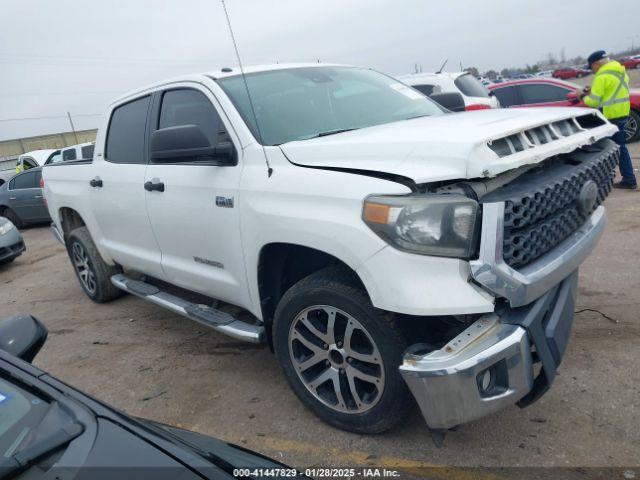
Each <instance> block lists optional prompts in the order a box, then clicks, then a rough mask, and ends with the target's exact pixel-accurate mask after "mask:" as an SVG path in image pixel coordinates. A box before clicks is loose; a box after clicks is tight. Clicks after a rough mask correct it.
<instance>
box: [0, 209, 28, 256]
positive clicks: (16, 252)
mask: <svg viewBox="0 0 640 480" xmlns="http://www.w3.org/2000/svg"><path fill="white" fill-rule="evenodd" d="M25 250H26V247H25V246H24V241H23V240H22V235H20V232H19V231H18V229H17V228H16V227H15V225H14V224H13V223H11V222H10V221H9V220H7V219H6V218H4V217H0V265H2V264H5V263H9V262H13V261H14V260H15V259H16V258H17V257H19V256H20V255H22V252H24V251H25Z"/></svg>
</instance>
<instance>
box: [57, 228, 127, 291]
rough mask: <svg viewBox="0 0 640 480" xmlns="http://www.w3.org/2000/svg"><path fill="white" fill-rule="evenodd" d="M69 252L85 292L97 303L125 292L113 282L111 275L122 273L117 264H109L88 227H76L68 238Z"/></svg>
mask: <svg viewBox="0 0 640 480" xmlns="http://www.w3.org/2000/svg"><path fill="white" fill-rule="evenodd" d="M67 252H68V253H69V259H70V260H71V264H72V265H73V269H74V271H75V272H76V277H78V281H79V282H80V286H81V287H82V290H84V293H85V294H86V295H87V297H89V298H90V299H91V300H93V301H94V302H96V303H105V302H109V301H111V300H114V299H116V298H118V297H120V296H121V295H122V294H123V292H122V290H120V289H119V288H117V287H115V286H114V285H113V284H112V283H111V277H112V276H113V275H115V274H117V273H122V272H121V270H120V268H119V267H117V266H116V265H109V264H107V263H106V262H105V261H104V260H103V259H102V256H101V255H100V252H98V249H97V248H96V246H95V244H94V243H93V239H92V238H91V234H90V233H89V230H88V229H87V227H80V228H76V229H75V230H74V231H72V232H71V234H70V235H69V239H68V240H67Z"/></svg>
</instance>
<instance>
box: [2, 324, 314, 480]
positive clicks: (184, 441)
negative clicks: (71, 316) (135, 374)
mask: <svg viewBox="0 0 640 480" xmlns="http://www.w3.org/2000/svg"><path fill="white" fill-rule="evenodd" d="M46 337H47V330H46V328H45V327H44V326H43V325H42V324H41V323H40V322H39V321H38V320H37V319H35V318H34V317H32V316H30V315H16V316H13V317H9V318H7V319H5V320H2V321H0V479H2V480H4V479H5V478H6V479H9V478H20V479H24V480H31V479H41V478H42V479H45V478H47V479H48V478H51V479H56V480H67V479H91V480H100V479H118V480H120V479H123V480H124V479H136V480H138V479H153V480H162V479H172V480H173V479H185V480H186V479H199V478H205V479H213V478H215V479H224V478H234V477H236V478H237V477H247V476H249V478H251V477H253V478H261V477H265V478H266V477H269V478H273V477H276V478H279V477H282V478H284V477H288V476H295V474H294V475H291V472H292V470H291V469H288V467H286V466H285V465H282V464H280V463H278V462H276V461H274V460H271V459H269V458H267V457H264V456H262V455H260V454H258V453H255V452H251V451H249V450H247V449H244V448H242V447H238V446H235V445H231V444H229V443H226V442H223V441H221V440H218V439H215V438H212V437H208V436H205V435H201V434H198V433H195V432H190V431H186V430H182V429H179V428H174V427H170V426H168V425H163V424H159V423H155V422H151V421H149V420H143V419H139V418H133V417H131V416H129V415H127V414H126V413H123V412H120V411H118V410H116V409H115V408H113V407H110V406H109V405H106V404H104V403H102V402H100V401H99V400H96V399H95V398H92V397H90V396H89V395H86V394H84V393H82V392H80V391H78V390H76V389H75V388H73V387H70V386H69V385H66V384H64V383H63V382H61V381H59V380H56V379H55V378H53V377H52V376H50V375H48V374H47V373H45V372H43V371H41V370H39V369H38V368H36V367H34V366H33V365H31V364H30V363H29V362H31V361H32V360H33V358H34V356H35V355H36V354H37V353H38V351H39V350H40V348H41V347H42V345H43V344H44V342H45V340H46ZM239 469H241V470H239ZM298 478H300V477H298ZM303 478H306V477H303Z"/></svg>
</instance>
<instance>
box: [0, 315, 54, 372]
mask: <svg viewBox="0 0 640 480" xmlns="http://www.w3.org/2000/svg"><path fill="white" fill-rule="evenodd" d="M47 334H48V332H47V329H46V327H45V326H44V325H43V324H42V323H40V321H39V320H38V319H37V318H35V317H33V316H31V315H25V314H22V315H13V316H12V317H8V318H5V319H4V320H0V350H4V351H5V352H8V353H10V354H11V355H14V356H16V357H18V358H21V359H22V360H24V361H25V362H29V363H31V361H32V360H33V359H34V357H35V356H36V355H37V354H38V352H39V351H40V349H41V348H42V346H43V345H44V342H45V341H46V340H47Z"/></svg>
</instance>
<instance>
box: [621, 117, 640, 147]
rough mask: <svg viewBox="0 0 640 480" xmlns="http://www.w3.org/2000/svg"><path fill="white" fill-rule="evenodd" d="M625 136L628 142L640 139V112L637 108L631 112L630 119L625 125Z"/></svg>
mask: <svg viewBox="0 0 640 480" xmlns="http://www.w3.org/2000/svg"><path fill="white" fill-rule="evenodd" d="M624 136H625V139H626V140H627V143H631V142H636V141H638V140H639V139H640V113H638V112H637V111H635V110H631V111H630V112H629V119H628V120H627V124H626V125H625V127H624Z"/></svg>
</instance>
